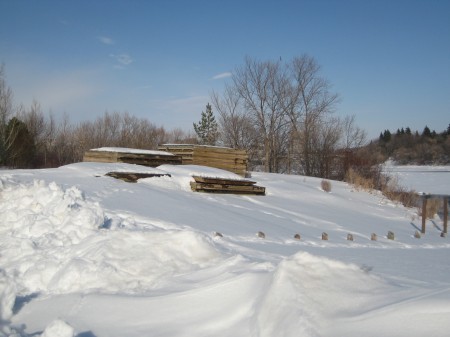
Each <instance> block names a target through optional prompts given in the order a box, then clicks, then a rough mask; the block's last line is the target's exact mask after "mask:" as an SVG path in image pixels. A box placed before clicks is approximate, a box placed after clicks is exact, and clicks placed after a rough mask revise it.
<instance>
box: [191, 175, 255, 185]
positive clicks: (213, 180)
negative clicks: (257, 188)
mask: <svg viewBox="0 0 450 337" xmlns="http://www.w3.org/2000/svg"><path fill="white" fill-rule="evenodd" d="M192 177H193V178H194V180H195V181H196V182H197V183H205V184H221V185H235V186H251V185H255V184H256V181H251V180H238V179H226V178H213V177H201V176H192Z"/></svg>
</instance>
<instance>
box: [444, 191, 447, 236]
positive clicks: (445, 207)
mask: <svg viewBox="0 0 450 337" xmlns="http://www.w3.org/2000/svg"><path fill="white" fill-rule="evenodd" d="M447 221H448V197H445V198H444V233H445V234H447Z"/></svg>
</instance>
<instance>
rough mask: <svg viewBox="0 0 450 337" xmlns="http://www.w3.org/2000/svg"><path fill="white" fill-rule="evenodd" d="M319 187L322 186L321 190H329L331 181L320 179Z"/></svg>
mask: <svg viewBox="0 0 450 337" xmlns="http://www.w3.org/2000/svg"><path fill="white" fill-rule="evenodd" d="M320 187H322V190H324V191H325V192H331V183H330V182H329V181H328V180H325V179H324V180H322V181H321V183H320Z"/></svg>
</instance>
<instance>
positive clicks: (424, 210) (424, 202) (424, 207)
mask: <svg viewBox="0 0 450 337" xmlns="http://www.w3.org/2000/svg"><path fill="white" fill-rule="evenodd" d="M426 220H427V198H426V197H424V198H423V200H422V234H425V222H426Z"/></svg>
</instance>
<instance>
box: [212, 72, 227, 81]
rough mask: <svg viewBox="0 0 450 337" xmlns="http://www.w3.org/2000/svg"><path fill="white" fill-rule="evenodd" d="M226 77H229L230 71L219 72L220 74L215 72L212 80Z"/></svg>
mask: <svg viewBox="0 0 450 337" xmlns="http://www.w3.org/2000/svg"><path fill="white" fill-rule="evenodd" d="M227 77H231V73H230V72H225V73H221V74H217V75H216V76H213V78H212V79H213V80H220V79H222V78H227Z"/></svg>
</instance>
